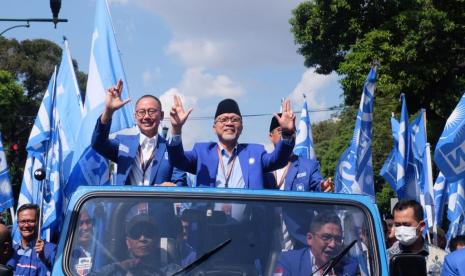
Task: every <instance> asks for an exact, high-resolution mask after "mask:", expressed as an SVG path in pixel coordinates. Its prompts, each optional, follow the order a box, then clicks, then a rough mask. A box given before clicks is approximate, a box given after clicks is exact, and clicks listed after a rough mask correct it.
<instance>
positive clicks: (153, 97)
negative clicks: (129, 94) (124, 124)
mask: <svg viewBox="0 0 465 276" xmlns="http://www.w3.org/2000/svg"><path fill="white" fill-rule="evenodd" d="M144 98H152V99H154V100H155V101H157V102H158V104H159V105H160V111H162V110H163V109H162V107H161V101H160V99H158V98H157V97H155V96H154V95H150V94H145V95H144V96H142V97H140V98H139V99H138V100H137V102H136V106H137V104H138V103H139V102H140V100H142V99H144Z"/></svg>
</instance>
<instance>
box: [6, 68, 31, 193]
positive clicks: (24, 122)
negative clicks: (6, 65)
mask: <svg viewBox="0 0 465 276" xmlns="http://www.w3.org/2000/svg"><path fill="white" fill-rule="evenodd" d="M26 101H27V99H26V97H25V96H24V93H23V88H22V87H21V85H19V84H18V83H17V82H16V80H15V79H14V78H13V76H12V75H11V74H10V73H9V72H7V71H4V70H0V131H1V132H2V136H3V137H2V138H3V146H4V148H5V152H6V156H7V160H8V164H9V170H10V176H11V178H12V182H13V183H20V181H21V177H22V172H23V167H24V164H23V163H22V162H21V160H22V159H23V158H24V155H25V151H24V150H22V149H21V148H20V147H18V150H13V149H12V148H13V147H12V145H13V144H16V145H21V144H24V145H25V143H27V134H28V133H29V132H28V130H30V125H29V121H30V120H29V119H28V118H25V117H23V116H16V115H15V114H21V112H22V111H23V108H24V107H25V106H26ZM25 134H26V135H25ZM15 190H17V187H15Z"/></svg>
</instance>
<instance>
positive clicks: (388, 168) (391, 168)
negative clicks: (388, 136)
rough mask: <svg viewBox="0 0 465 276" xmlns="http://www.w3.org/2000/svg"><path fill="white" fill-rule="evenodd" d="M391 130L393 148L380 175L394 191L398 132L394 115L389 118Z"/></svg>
mask: <svg viewBox="0 0 465 276" xmlns="http://www.w3.org/2000/svg"><path fill="white" fill-rule="evenodd" d="M391 130H392V137H393V141H394V142H393V146H392V150H391V152H390V153H389V155H388V157H387V158H386V161H384V165H383V167H382V168H381V171H380V175H381V176H382V177H383V178H384V180H386V181H387V182H388V183H389V185H391V188H392V189H393V190H394V191H395V190H396V184H397V162H396V157H397V146H398V135H397V133H398V132H399V122H398V121H397V120H396V119H395V118H394V115H392V117H391Z"/></svg>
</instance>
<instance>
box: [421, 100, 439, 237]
mask: <svg viewBox="0 0 465 276" xmlns="http://www.w3.org/2000/svg"><path fill="white" fill-rule="evenodd" d="M422 112H423V119H424V120H423V123H424V127H425V138H426V141H428V132H427V128H426V126H427V119H426V110H425V109H422ZM425 154H426V160H427V164H426V165H427V167H428V182H426V184H427V185H428V186H427V187H426V189H427V190H428V194H430V196H432V195H431V192H433V191H432V190H433V165H432V162H431V145H430V143H428V142H427V143H426V149H425ZM432 200H433V207H434V206H435V205H436V203H435V202H434V196H432ZM425 212H426V213H427V215H428V216H429V215H430V216H431V221H432V224H433V225H432V228H433V242H434V245H436V246H438V232H437V223H436V222H435V221H436V218H435V217H434V212H433V210H429V209H428V210H425ZM427 230H428V232H427V233H428V242H429V243H430V244H431V237H430V235H429V229H427Z"/></svg>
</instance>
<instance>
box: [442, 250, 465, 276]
mask: <svg viewBox="0 0 465 276" xmlns="http://www.w3.org/2000/svg"><path fill="white" fill-rule="evenodd" d="M451 275H454V276H456V275H460V276H465V249H459V250H457V251H455V252H452V253H450V254H449V255H447V256H446V258H445V259H444V265H443V266H442V276H451Z"/></svg>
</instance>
